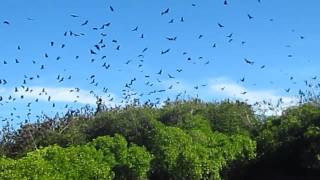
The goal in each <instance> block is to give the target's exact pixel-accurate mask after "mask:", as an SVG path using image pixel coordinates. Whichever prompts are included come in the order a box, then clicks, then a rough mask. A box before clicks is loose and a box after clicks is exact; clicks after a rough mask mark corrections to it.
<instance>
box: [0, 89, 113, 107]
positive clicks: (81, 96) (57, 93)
mask: <svg viewBox="0 0 320 180" xmlns="http://www.w3.org/2000/svg"><path fill="white" fill-rule="evenodd" d="M17 90H18V91H16V90H15V89H11V90H4V91H5V92H7V94H10V95H13V96H14V97H20V96H24V98H26V99H38V100H39V101H48V100H50V101H52V102H65V103H71V102H77V103H81V104H90V105H94V104H96V101H97V98H96V94H95V93H94V92H93V91H91V92H90V91H87V90H83V89H76V88H68V87H37V86H31V87H28V89H26V88H18V89H17ZM98 96H99V97H101V98H102V99H103V101H104V102H105V103H106V105H114V104H115V103H113V100H114V101H115V97H116V96H115V95H114V94H112V93H108V94H105V93H101V92H100V93H99V94H98ZM111 100H112V101H111Z"/></svg>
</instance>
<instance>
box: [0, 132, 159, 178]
mask: <svg viewBox="0 0 320 180" xmlns="http://www.w3.org/2000/svg"><path fill="white" fill-rule="evenodd" d="M152 158H153V157H152V155H151V154H150V153H148V152H147V151H146V149H145V148H143V147H138V146H136V145H132V146H129V147H128V144H127V141H126V140H125V139H124V138H123V137H122V136H120V135H117V136H115V137H113V138H112V137H100V138H98V139H96V140H94V141H93V142H92V143H89V144H87V145H82V146H71V147H68V148H62V147H59V146H56V145H54V146H49V147H46V148H43V149H40V150H37V151H33V152H31V153H28V154H27V156H25V157H23V158H21V159H18V160H12V159H8V158H5V157H3V158H1V159H0V179H55V180H56V179H61V180H62V179H90V180H91V179H113V178H114V177H116V176H117V173H122V174H121V176H124V177H125V178H126V179H128V178H130V179H146V177H147V173H148V171H149V169H150V162H151V160H152ZM120 166H121V167H127V168H128V169H129V170H130V171H129V172H128V174H125V173H124V172H117V171H115V172H114V170H115V169H117V167H120Z"/></svg>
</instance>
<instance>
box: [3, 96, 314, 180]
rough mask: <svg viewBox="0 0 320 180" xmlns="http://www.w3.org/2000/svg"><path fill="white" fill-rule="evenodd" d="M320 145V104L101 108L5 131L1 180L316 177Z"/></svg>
mask: <svg viewBox="0 0 320 180" xmlns="http://www.w3.org/2000/svg"><path fill="white" fill-rule="evenodd" d="M99 106H101V104H100V105H99ZM319 142H320V107H319V105H318V104H317V103H305V104H301V105H299V106H296V107H292V108H289V109H287V110H286V111H285V112H284V113H283V115H282V116H271V117H263V118H262V117H259V116H257V115H255V113H254V111H253V109H252V107H251V106H249V105H247V104H245V103H242V102H238V101H237V102H230V101H223V102H220V103H205V102H201V101H199V100H191V101H174V102H167V103H166V104H165V105H164V106H163V107H161V108H154V107H152V106H149V105H131V106H127V107H125V108H109V109H105V108H101V107H99V108H98V112H96V113H94V115H84V114H78V113H75V112H73V111H70V112H68V113H67V114H66V115H65V116H64V117H60V118H54V119H50V118H45V119H44V120H43V121H39V122H37V123H32V124H31V123H28V124H24V125H22V126H21V127H20V128H19V129H18V130H11V129H10V128H9V127H7V128H4V129H3V132H2V139H1V144H0V151H1V154H2V156H3V157H2V158H1V160H0V169H1V170H0V179H264V178H265V179H275V178H283V179H285V178H290V177H301V178H302V177H304V178H309V179H311V178H315V179H317V178H320V144H319Z"/></svg>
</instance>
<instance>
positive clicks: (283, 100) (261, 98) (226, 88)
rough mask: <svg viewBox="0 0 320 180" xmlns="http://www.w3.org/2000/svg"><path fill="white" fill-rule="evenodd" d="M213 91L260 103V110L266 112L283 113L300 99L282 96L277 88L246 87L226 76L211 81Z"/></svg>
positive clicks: (225, 95)
mask: <svg viewBox="0 0 320 180" xmlns="http://www.w3.org/2000/svg"><path fill="white" fill-rule="evenodd" d="M209 89H210V90H211V91H213V92H212V93H214V94H218V95H220V96H224V97H227V98H231V99H239V100H243V101H246V102H247V103H248V104H255V103H257V102H258V103H259V104H258V105H259V106H256V107H259V110H260V111H264V112H265V113H266V114H281V113H282V111H283V110H284V109H286V108H288V107H289V106H292V105H296V104H297V102H298V99H297V98H296V97H294V96H282V95H280V94H278V93H277V92H276V91H275V90H252V89H248V88H245V87H244V86H241V85H239V84H237V83H235V82H233V81H230V80H228V79H226V78H217V79H213V80H210V81H209Z"/></svg>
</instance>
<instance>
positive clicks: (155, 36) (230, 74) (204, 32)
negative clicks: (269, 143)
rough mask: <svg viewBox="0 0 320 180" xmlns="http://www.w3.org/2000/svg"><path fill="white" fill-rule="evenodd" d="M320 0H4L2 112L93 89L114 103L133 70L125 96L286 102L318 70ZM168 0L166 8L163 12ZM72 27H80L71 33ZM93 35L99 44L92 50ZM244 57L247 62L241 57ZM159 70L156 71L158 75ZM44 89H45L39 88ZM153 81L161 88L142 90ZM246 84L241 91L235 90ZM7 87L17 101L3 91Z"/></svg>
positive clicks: (34, 108)
mask: <svg viewBox="0 0 320 180" xmlns="http://www.w3.org/2000/svg"><path fill="white" fill-rule="evenodd" d="M192 4H194V5H192ZM110 6H112V7H113V9H114V11H111V10H110V8H109V7H110ZM317 7H320V2H319V1H317V0H309V1H308V2H306V1H298V0H290V1H289V0H281V1H279V0H268V1H267V0H265V1H264V0H262V1H261V3H258V1H257V0H244V1H240V0H238V1H237V0H229V1H228V5H224V4H223V0H216V1H212V0H211V1H209V0H193V1H191V0H176V1H172V0H171V1H169V0H163V1H150V0H149V1H148V0H137V1H128V0H117V1H116V0H113V1H111V0H108V1H105V0H104V1H102V0H96V1H89V0H77V1H76V0H68V1H64V0H47V1H41V0H33V1H32V2H30V1H22V0H3V1H2V2H1V6H0V11H1V15H0V21H1V24H0V47H1V50H2V51H1V54H0V71H1V76H0V79H5V80H6V81H7V82H8V83H7V84H5V85H3V84H1V85H0V92H1V95H2V97H3V100H2V104H1V110H2V111H1V113H0V117H1V119H9V120H11V119H13V122H14V123H19V122H22V121H24V120H25V119H28V116H27V113H28V112H30V118H31V119H34V116H36V115H39V114H41V112H44V113H46V114H49V115H53V114H55V113H56V112H63V111H65V110H66V108H65V106H66V105H68V108H70V107H73V108H78V107H81V106H84V105H86V104H91V105H94V102H95V97H94V95H93V94H96V95H98V96H101V97H102V98H103V100H104V101H105V102H106V104H110V105H115V104H119V103H120V102H121V100H122V93H123V91H122V90H123V89H125V84H126V83H130V81H131V80H132V79H133V78H136V81H134V82H133V85H132V86H130V92H131V93H132V94H136V95H132V97H137V96H138V95H140V94H141V93H143V96H142V97H141V99H142V100H147V99H151V100H152V101H155V100H156V98H159V99H160V100H161V101H162V100H164V99H166V98H167V97H174V96H175V95H177V94H179V93H181V92H184V91H186V96H185V97H188V95H190V96H191V97H192V96H196V95H197V94H198V96H199V97H200V98H202V99H204V100H219V99H223V98H236V99H243V100H247V101H248V102H249V103H254V102H255V101H261V100H264V99H267V100H271V101H273V102H276V101H277V99H279V98H281V97H282V98H283V99H284V100H285V101H286V103H290V102H291V101H295V97H294V96H295V95H296V94H297V91H298V90H299V89H305V88H306V87H305V85H304V80H311V78H312V77H315V76H319V73H320V69H319V67H320V61H319V60H318V59H319V54H318V49H317V45H318V44H317V43H318V42H319V40H320V34H319V33H318V32H320V25H319V23H318V17H319V15H320V14H319V12H318V9H317ZM167 8H169V12H168V13H167V14H164V15H161V12H163V11H165V10H166V9H167ZM72 14H74V15H77V16H78V17H76V18H74V17H71V16H70V15H72ZM248 14H250V16H252V17H253V18H252V19H249V18H248ZM181 17H183V19H184V21H183V22H181ZM171 20H173V23H169V22H170V21H171ZM4 21H8V22H9V23H10V24H9V25H8V24H5V23H2V22H4ZM86 21H88V23H87V24H86V25H83V26H82V25H81V24H83V23H85V22H86ZM108 23H110V26H108V27H105V28H104V29H100V27H101V26H102V25H103V24H108ZM218 23H220V24H222V25H223V26H224V27H223V28H220V27H219V26H218ZM136 27H138V29H137V31H132V30H133V29H135V28H136ZM93 28H98V30H93ZM70 31H72V32H73V33H75V34H83V35H80V36H70V35H69V32H70ZM65 32H68V35H67V36H64V33H65ZM101 33H103V34H104V35H105V36H102V35H101ZM142 34H143V38H141V36H142ZM231 34H232V36H231V38H230V37H227V36H230V35H231ZM167 37H170V38H174V37H177V39H176V41H169V40H167V39H166V38H167ZM199 37H200V38H199ZM101 39H103V43H100V44H99V41H100V40H101ZM113 40H115V41H116V42H113ZM51 42H54V44H53V46H51V44H50V43H51ZM62 44H64V45H65V47H64V48H61V46H62ZM97 44H98V45H99V47H100V46H102V45H103V44H105V48H101V50H97V49H96V47H94V46H95V45H97ZM214 44H215V47H213V45H214ZM18 46H19V47H20V50H19V49H18ZM118 46H119V50H117V47H118ZM145 48H147V50H146V51H145V52H142V51H143V50H144V49H145ZM167 49H170V51H169V52H168V53H166V54H161V51H165V50H167ZM90 50H94V51H95V52H96V53H97V54H90ZM184 52H185V53H186V54H184ZM46 54H47V55H48V57H47V58H46V57H45V56H46ZM139 55H140V56H139ZM76 56H78V58H76ZM103 56H105V57H103ZM57 58H58V60H57ZM245 58H246V59H248V60H250V61H254V64H253V65H249V64H247V63H245V61H244V59H245ZM16 59H17V60H18V62H19V63H16ZM92 59H94V61H93V62H91V61H92ZM188 59H189V60H188ZM4 61H6V62H7V64H3V62H4ZM33 61H34V62H33ZM104 63H105V65H106V66H108V65H110V68H108V69H106V68H104V67H103V66H102V65H103V64H104ZM42 65H43V66H44V69H42V70H41V66H42ZM261 66H265V68H261ZM160 69H161V70H162V74H161V75H158V74H156V73H157V72H159V71H160ZM177 69H182V71H181V72H178V71H177ZM168 74H170V75H172V76H174V77H175V78H169V77H168ZM37 75H39V78H37ZM92 75H95V76H94V77H93V78H90V77H91V76H92ZM58 76H59V79H57V77H58ZM69 76H71V79H68V77H69ZM146 76H150V77H146ZM243 77H244V78H245V81H244V82H242V81H241V79H242V78H243ZM290 77H293V79H292V80H290ZM30 78H31V79H32V78H33V79H32V80H30ZM61 78H63V81H62V82H59V80H61ZM24 79H26V83H25V84H23V81H24ZM93 79H94V82H93V84H90V83H91V82H92V80H93ZM97 82H98V84H97V85H96V86H95V85H94V84H95V83H97ZM171 85H172V88H170V86H171ZM202 85H204V86H202ZM22 86H23V87H22ZM197 86H198V87H199V88H198V89H196V88H194V87H197ZM15 87H17V88H18V92H14V89H15ZM26 88H29V89H28V91H26ZM43 88H45V92H46V93H47V95H39V93H41V92H42V89H43ZM77 88H79V89H80V90H79V92H77ZM103 88H108V92H107V93H104V92H103ZM221 88H222V89H224V90H223V91H222V90H221ZM288 88H290V92H289V93H287V92H285V89H288ZM31 89H32V92H30V90H31ZM70 90H71V91H74V92H70ZM154 90H156V91H158V90H166V91H165V92H157V93H154V94H151V95H148V93H149V92H152V91H154ZM90 91H91V93H90ZM244 91H246V92H247V94H245V95H243V94H241V93H243V92H244ZM10 95H11V96H12V97H16V100H15V101H13V100H12V99H11V100H9V99H8V98H9V96H10ZM21 95H23V96H24V98H23V99H21V97H20V96H21ZM48 96H50V97H51V100H50V102H48ZM76 96H79V97H76ZM36 99H38V100H39V101H38V102H35V100H36ZM111 99H112V102H111V101H110V100H111ZM74 100H77V102H76V103H74ZM28 103H31V104H30V105H29V106H30V107H28V106H27V105H28ZM53 103H55V107H52V106H53ZM29 109H30V110H29ZM11 113H12V114H11Z"/></svg>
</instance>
